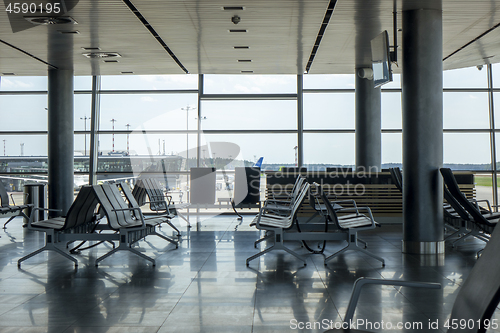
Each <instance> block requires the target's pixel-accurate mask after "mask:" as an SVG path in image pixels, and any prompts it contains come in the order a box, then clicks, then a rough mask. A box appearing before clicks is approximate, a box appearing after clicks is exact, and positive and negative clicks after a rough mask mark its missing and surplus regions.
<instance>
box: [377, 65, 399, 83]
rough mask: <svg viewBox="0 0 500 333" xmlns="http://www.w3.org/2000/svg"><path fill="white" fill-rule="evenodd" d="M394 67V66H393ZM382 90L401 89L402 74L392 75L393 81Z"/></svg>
mask: <svg viewBox="0 0 500 333" xmlns="http://www.w3.org/2000/svg"><path fill="white" fill-rule="evenodd" d="M393 66H394V65H393ZM381 88H382V89H394V88H396V89H399V88H401V74H392V81H391V82H389V83H386V84H384V85H383V86H382V87H381Z"/></svg>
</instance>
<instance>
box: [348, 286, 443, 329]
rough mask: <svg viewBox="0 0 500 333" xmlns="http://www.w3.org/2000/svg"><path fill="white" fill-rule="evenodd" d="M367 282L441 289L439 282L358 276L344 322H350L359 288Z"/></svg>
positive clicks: (359, 293) (359, 292)
mask: <svg viewBox="0 0 500 333" xmlns="http://www.w3.org/2000/svg"><path fill="white" fill-rule="evenodd" d="M367 284H378V285H386V286H401V287H412V288H428V289H441V284H440V283H432V282H414V281H401V280H382V279H372V278H364V277H363V278H359V279H357V280H356V281H355V282H354V286H353V288H352V294H351V299H350V300H349V305H348V306H347V311H346V313H345V317H344V323H350V322H351V321H352V318H353V317H354V311H355V310H356V305H357V304H358V300H359V296H360V295H361V288H363V287H364V286H365V285H367Z"/></svg>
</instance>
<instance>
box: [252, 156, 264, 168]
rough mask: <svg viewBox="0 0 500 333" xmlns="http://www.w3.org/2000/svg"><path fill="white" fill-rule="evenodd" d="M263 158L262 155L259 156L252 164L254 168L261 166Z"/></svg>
mask: <svg viewBox="0 0 500 333" xmlns="http://www.w3.org/2000/svg"><path fill="white" fill-rule="evenodd" d="M263 160H264V157H261V158H259V159H258V161H257V162H255V164H254V165H253V167H254V168H260V167H262V161H263Z"/></svg>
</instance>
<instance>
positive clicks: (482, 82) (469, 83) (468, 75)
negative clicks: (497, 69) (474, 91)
mask: <svg viewBox="0 0 500 333" xmlns="http://www.w3.org/2000/svg"><path fill="white" fill-rule="evenodd" d="M443 87H444V88H487V87H488V80H487V70H486V66H485V67H484V68H483V69H482V70H478V69H477V68H476V67H468V68H460V69H452V70H448V71H444V72H443Z"/></svg>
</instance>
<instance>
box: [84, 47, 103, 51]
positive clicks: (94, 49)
mask: <svg viewBox="0 0 500 333" xmlns="http://www.w3.org/2000/svg"><path fill="white" fill-rule="evenodd" d="M100 49H101V48H100V47H97V46H96V47H82V50H85V51H99V50H100Z"/></svg>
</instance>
